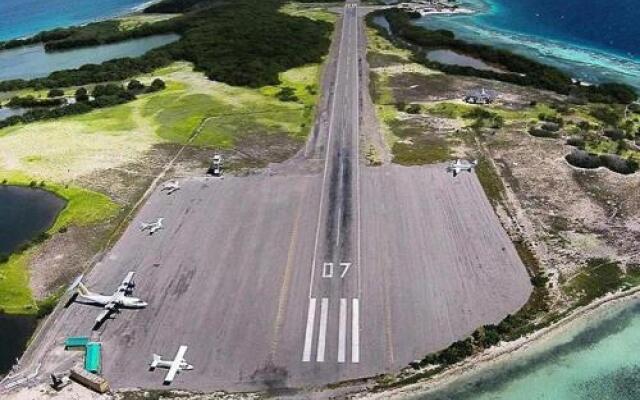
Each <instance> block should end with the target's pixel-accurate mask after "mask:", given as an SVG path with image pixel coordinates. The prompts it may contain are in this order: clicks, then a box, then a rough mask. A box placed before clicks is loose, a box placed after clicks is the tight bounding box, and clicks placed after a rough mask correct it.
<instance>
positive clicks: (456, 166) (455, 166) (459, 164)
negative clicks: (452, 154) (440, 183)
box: [447, 159, 478, 178]
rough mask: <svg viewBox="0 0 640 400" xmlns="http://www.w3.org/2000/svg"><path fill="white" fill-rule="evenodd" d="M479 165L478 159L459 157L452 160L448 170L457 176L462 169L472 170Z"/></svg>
mask: <svg viewBox="0 0 640 400" xmlns="http://www.w3.org/2000/svg"><path fill="white" fill-rule="evenodd" d="M477 165H478V161H477V160H473V161H467V160H460V159H457V160H456V161H455V162H452V163H451V164H449V165H448V166H447V172H453V177H454V178H455V177H456V176H458V174H459V173H460V172H462V171H467V172H471V171H473V169H474V168H475V167H476V166H477Z"/></svg>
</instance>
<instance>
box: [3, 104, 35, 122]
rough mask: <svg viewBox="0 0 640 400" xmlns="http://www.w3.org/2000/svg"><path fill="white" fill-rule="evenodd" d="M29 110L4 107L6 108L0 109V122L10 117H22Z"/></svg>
mask: <svg viewBox="0 0 640 400" xmlns="http://www.w3.org/2000/svg"><path fill="white" fill-rule="evenodd" d="M27 111H29V110H27V109H26V108H20V107H18V108H9V107H4V108H0V121H2V120H5V119H7V118H9V117H13V116H14V115H22V114H24V113H26V112H27Z"/></svg>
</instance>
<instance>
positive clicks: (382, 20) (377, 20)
mask: <svg viewBox="0 0 640 400" xmlns="http://www.w3.org/2000/svg"><path fill="white" fill-rule="evenodd" d="M373 23H374V24H376V25H378V26H379V27H381V28H382V29H384V30H386V31H387V33H388V34H389V35H391V34H392V33H391V25H389V21H387V18H386V17H385V16H384V15H376V16H375V17H373Z"/></svg>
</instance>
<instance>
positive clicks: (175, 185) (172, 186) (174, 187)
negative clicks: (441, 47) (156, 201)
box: [160, 181, 180, 194]
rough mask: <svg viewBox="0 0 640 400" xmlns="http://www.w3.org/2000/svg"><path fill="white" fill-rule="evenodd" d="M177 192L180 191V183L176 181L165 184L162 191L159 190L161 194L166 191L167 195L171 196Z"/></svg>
mask: <svg viewBox="0 0 640 400" xmlns="http://www.w3.org/2000/svg"><path fill="white" fill-rule="evenodd" d="M178 190H180V182H178V181H168V182H165V183H164V185H162V189H160V191H161V192H164V191H166V192H167V194H171V193H173V192H175V191H178Z"/></svg>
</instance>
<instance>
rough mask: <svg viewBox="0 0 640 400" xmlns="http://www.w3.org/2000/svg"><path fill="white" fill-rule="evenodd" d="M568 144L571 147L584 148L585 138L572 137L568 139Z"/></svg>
mask: <svg viewBox="0 0 640 400" xmlns="http://www.w3.org/2000/svg"><path fill="white" fill-rule="evenodd" d="M567 144H568V145H569V146H575V147H577V148H580V149H582V148H584V144H585V142H584V138H583V137H582V136H571V137H570V138H569V139H567Z"/></svg>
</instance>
